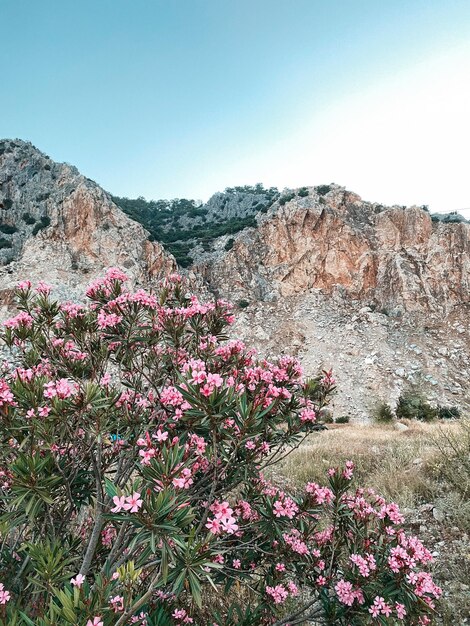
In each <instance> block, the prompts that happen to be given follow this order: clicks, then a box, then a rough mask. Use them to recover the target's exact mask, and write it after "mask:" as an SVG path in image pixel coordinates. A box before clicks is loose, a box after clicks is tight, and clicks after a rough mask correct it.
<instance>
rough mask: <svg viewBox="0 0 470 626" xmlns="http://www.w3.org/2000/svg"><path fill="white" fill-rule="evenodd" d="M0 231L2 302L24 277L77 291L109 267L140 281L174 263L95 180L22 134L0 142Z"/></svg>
mask: <svg viewBox="0 0 470 626" xmlns="http://www.w3.org/2000/svg"><path fill="white" fill-rule="evenodd" d="M0 231H1V232H0V304H8V303H9V299H10V295H11V289H12V287H13V286H14V285H15V284H16V282H17V281H18V280H20V279H23V278H29V279H30V280H32V281H37V280H40V279H42V280H45V281H47V282H49V283H52V284H53V285H56V286H58V288H59V290H62V292H63V293H62V295H64V296H66V297H68V296H70V297H74V296H75V295H78V294H79V293H80V292H81V291H82V290H83V287H84V286H85V285H86V284H88V283H89V282H90V281H91V280H92V279H93V278H95V277H96V276H97V275H98V274H100V273H101V272H102V270H103V268H106V267H110V266H114V265H116V266H119V267H121V268H123V269H125V270H126V271H127V273H128V274H129V276H130V277H131V279H132V281H133V282H134V284H142V285H146V284H148V283H149V282H150V281H151V280H152V279H153V278H157V277H159V276H161V275H162V274H164V273H165V272H168V271H171V270H172V269H174V267H175V263H174V260H173V258H172V257H171V256H170V255H168V254H166V253H165V252H164V250H163V248H162V247H161V246H160V245H159V244H158V243H153V242H150V241H148V239H147V238H148V233H147V232H146V231H145V229H144V228H143V227H142V226H140V224H137V223H136V222H134V221H133V220H130V219H129V218H128V217H126V216H125V215H124V214H123V213H122V211H121V210H120V209H118V208H117V207H116V205H115V204H114V203H113V202H112V201H111V199H110V197H109V195H108V194H107V193H106V192H104V191H103V189H101V188H100V187H99V186H98V185H97V184H96V183H94V182H93V181H91V180H89V179H87V178H85V177H84V176H82V175H81V174H80V173H79V172H78V170H77V169H76V168H75V167H71V166H70V165H67V164H64V163H54V162H53V161H52V160H51V159H50V158H49V157H47V156H46V155H44V154H43V153H42V152H40V151H39V150H37V149H36V148H35V147H34V146H32V145H31V144H30V143H27V142H24V141H19V140H15V141H9V140H4V141H1V142H0Z"/></svg>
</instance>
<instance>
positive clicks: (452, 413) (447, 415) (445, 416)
mask: <svg viewBox="0 0 470 626" xmlns="http://www.w3.org/2000/svg"><path fill="white" fill-rule="evenodd" d="M437 416H438V418H439V419H441V420H452V419H458V418H459V417H460V409H459V408H458V407H457V406H441V405H440V404H439V405H438V406H437Z"/></svg>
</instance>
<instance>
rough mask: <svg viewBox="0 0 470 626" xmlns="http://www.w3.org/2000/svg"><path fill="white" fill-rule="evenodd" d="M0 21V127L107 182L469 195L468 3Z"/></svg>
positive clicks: (152, 189) (440, 197)
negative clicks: (334, 186) (327, 186)
mask: <svg viewBox="0 0 470 626" xmlns="http://www.w3.org/2000/svg"><path fill="white" fill-rule="evenodd" d="M0 28H1V30H0V32H1V36H0V72H1V73H0V76H1V93H0V137H20V138H22V139H27V140H30V141H32V142H33V143H34V144H35V145H36V146H37V147H38V148H40V149H41V150H43V151H44V152H46V153H48V154H49V155H50V156H51V157H52V158H53V159H55V160H59V161H67V162H69V163H72V164H74V165H76V166H77V167H78V168H79V169H80V170H81V171H82V172H83V173H84V174H86V175H87V176H89V177H90V178H93V179H94V180H96V181H97V182H99V183H100V184H101V185H102V186H103V187H105V188H106V189H107V190H109V191H111V192H113V193H115V194H119V195H127V196H130V197H135V196H137V195H144V196H145V197H147V198H161V197H193V198H201V199H206V198H207V197H208V196H209V195H210V194H211V193H212V192H214V191H217V190H221V189H223V188H224V187H226V186H230V185H236V184H245V183H255V182H258V181H260V182H263V183H265V184H266V185H277V186H279V187H284V186H297V185H303V184H305V185H310V184H312V185H314V184H322V183H328V182H332V181H335V182H338V183H340V184H344V185H347V186H348V187H349V188H351V189H353V190H355V191H357V192H358V193H360V194H361V195H362V196H363V197H366V198H367V199H369V200H376V201H382V202H388V203H392V202H398V203H400V204H402V203H403V204H404V203H407V204H408V203H413V202H416V203H419V204H423V203H426V204H430V205H431V207H432V208H435V209H436V210H438V209H442V210H444V209H445V208H449V209H455V208H462V207H467V206H468V207H470V195H469V194H470V192H469V189H470V187H469V186H468V183H467V181H464V180H461V181H460V183H461V186H458V184H457V183H456V180H458V179H459V177H460V176H461V173H462V175H464V173H465V172H467V168H468V140H469V138H470V126H469V122H468V118H469V117H470V115H469V107H468V105H469V104H470V89H469V86H468V85H467V84H466V83H468V82H469V78H470V44H469V42H470V2H469V1H468V0H321V1H320V0H166V1H160V0H0ZM444 96H445V97H444ZM464 148H465V150H464ZM464 157H465V164H462V160H463V159H464ZM379 163H380V166H379ZM439 178H440V179H441V180H438V179H439ZM452 181H453V182H452ZM456 184H457V186H458V189H457V188H455V186H456ZM451 186H452V190H451V191H452V193H451V194H450V187H451Z"/></svg>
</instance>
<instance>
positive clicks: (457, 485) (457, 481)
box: [434, 419, 470, 505]
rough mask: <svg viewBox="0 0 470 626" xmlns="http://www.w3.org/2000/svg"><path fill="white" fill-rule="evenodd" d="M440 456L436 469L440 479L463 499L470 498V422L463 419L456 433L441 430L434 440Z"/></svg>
mask: <svg viewBox="0 0 470 626" xmlns="http://www.w3.org/2000/svg"><path fill="white" fill-rule="evenodd" d="M434 443H435V445H436V447H437V448H438V450H439V452H440V455H439V458H438V463H437V467H436V469H437V470H438V472H439V474H440V477H441V478H444V479H445V481H446V482H447V483H448V484H449V485H450V486H451V487H452V489H453V490H454V491H455V492H456V493H457V494H458V495H459V496H460V497H461V498H463V499H464V500H465V501H466V502H467V505H468V500H469V497H470V420H469V419H463V420H462V421H461V423H460V424H459V426H458V429H457V430H456V431H454V430H452V431H451V430H448V429H444V428H441V429H440V432H439V435H438V436H437V437H436V438H435V439H434Z"/></svg>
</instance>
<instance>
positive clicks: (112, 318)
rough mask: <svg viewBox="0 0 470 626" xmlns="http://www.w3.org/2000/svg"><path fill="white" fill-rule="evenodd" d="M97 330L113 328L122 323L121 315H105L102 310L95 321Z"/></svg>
mask: <svg viewBox="0 0 470 626" xmlns="http://www.w3.org/2000/svg"><path fill="white" fill-rule="evenodd" d="M96 321H97V324H98V326H99V328H101V329H105V328H114V327H115V326H117V325H118V324H120V323H121V322H122V315H116V313H106V312H105V311H104V310H103V309H101V311H100V312H99V313H98V317H97V319H96Z"/></svg>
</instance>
